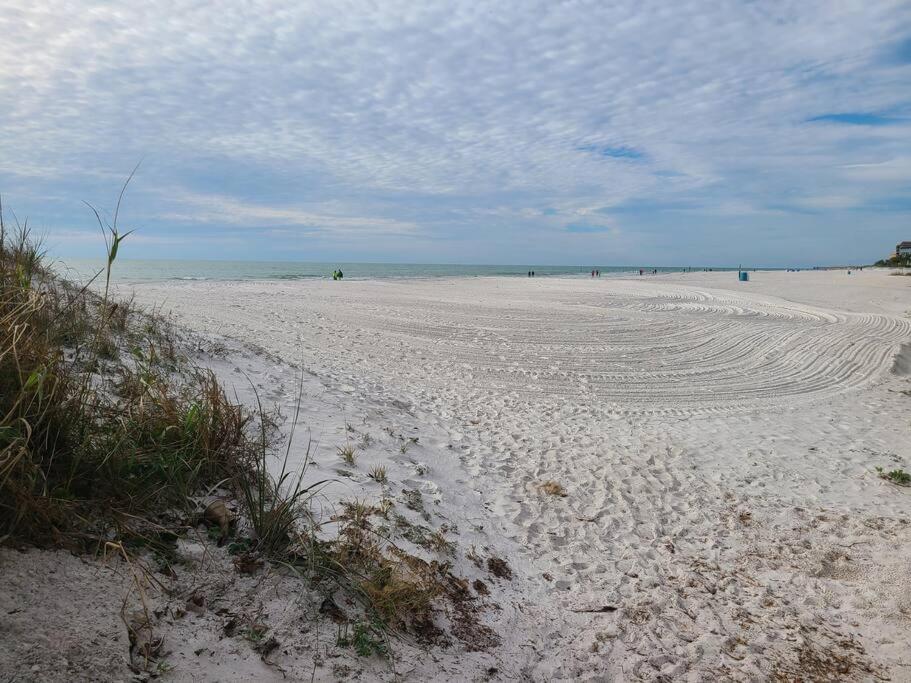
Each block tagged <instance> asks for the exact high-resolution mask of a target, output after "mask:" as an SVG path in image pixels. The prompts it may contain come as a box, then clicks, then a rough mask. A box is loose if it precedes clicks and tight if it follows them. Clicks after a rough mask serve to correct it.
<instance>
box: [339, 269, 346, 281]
mask: <svg viewBox="0 0 911 683" xmlns="http://www.w3.org/2000/svg"><path fill="white" fill-rule="evenodd" d="M343 277H345V274H344V273H343V272H342V269H341V268H339V270H338V279H339V280H341V279H342V278H343Z"/></svg>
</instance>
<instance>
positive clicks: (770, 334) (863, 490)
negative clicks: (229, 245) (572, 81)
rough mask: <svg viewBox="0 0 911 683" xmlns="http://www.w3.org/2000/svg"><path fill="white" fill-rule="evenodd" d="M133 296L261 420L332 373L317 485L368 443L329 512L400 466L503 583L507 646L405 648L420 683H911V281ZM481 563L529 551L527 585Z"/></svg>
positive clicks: (571, 282) (403, 664)
mask: <svg viewBox="0 0 911 683" xmlns="http://www.w3.org/2000/svg"><path fill="white" fill-rule="evenodd" d="M119 292H120V294H121V295H124V296H129V295H131V294H135V297H136V300H137V301H138V302H139V303H140V304H144V305H148V306H153V305H154V306H156V307H158V308H159V309H160V310H162V311H166V312H172V313H173V314H174V316H175V318H176V320H177V321H178V322H179V323H180V324H182V325H185V326H186V327H188V328H189V329H192V330H194V331H196V332H197V333H199V334H200V335H202V337H203V338H204V339H206V340H208V341H209V342H212V343H218V344H221V343H223V344H225V345H226V347H227V348H228V349H229V353H227V354H222V355H221V356H220V357H215V356H212V355H211V354H208V353H207V352H206V353H201V356H200V358H201V359H202V360H203V361H204V362H208V363H210V364H211V365H213V367H215V368H216V369H217V370H218V372H219V374H220V376H221V377H223V378H225V379H227V380H228V381H229V382H231V383H232V384H233V385H234V386H235V387H236V388H237V390H238V393H239V395H240V396H241V397H242V398H244V400H250V390H249V385H248V381H247V379H246V378H245V377H246V376H249V377H250V378H251V379H252V381H253V382H254V383H255V384H256V385H257V386H258V387H259V388H260V392H261V394H262V395H263V396H264V397H265V398H266V400H267V401H268V402H274V403H276V404H278V405H280V406H282V407H283V409H284V410H285V413H286V414H287V413H288V412H289V411H290V409H291V407H292V406H293V403H294V399H295V393H296V392H295V384H296V380H295V377H296V374H297V372H298V370H297V368H299V367H303V368H304V369H305V370H306V371H307V375H306V378H307V380H306V381H307V384H306V389H305V396H304V411H303V416H302V421H301V422H302V427H306V428H308V429H309V430H310V433H311V434H312V436H313V438H314V441H315V443H314V445H313V448H312V449H311V452H312V454H313V457H314V459H315V464H314V467H313V468H312V471H311V473H310V474H308V476H313V477H317V476H321V475H324V474H325V473H327V472H329V473H337V472H338V469H339V463H340V461H339V459H338V456H337V454H336V452H335V448H336V446H338V445H340V444H343V443H345V442H346V441H349V442H350V441H352V440H355V441H356V442H357V443H362V444H363V445H362V447H360V451H359V456H360V457H359V461H358V465H357V466H356V467H355V468H353V471H350V472H347V473H346V472H344V471H343V472H342V474H340V475H338V479H339V481H340V482H341V483H339V484H338V485H337V486H336V487H335V489H333V491H332V492H331V493H329V494H327V495H328V496H329V497H328V498H327V501H328V502H327V505H329V506H330V507H331V505H332V504H334V503H333V501H338V500H340V499H342V498H344V497H346V496H348V497H354V496H357V497H365V498H371V497H374V498H375V497H378V496H379V494H380V488H379V486H378V485H377V484H376V483H375V482H372V480H370V479H369V478H368V477H367V476H366V472H367V470H368V469H369V467H370V466H371V465H373V464H379V463H381V464H384V465H386V466H388V467H389V472H390V474H389V478H390V480H391V482H392V483H390V485H389V486H390V488H391V490H392V493H393V495H396V496H398V495H401V494H403V492H404V491H406V490H417V491H419V492H420V493H421V496H422V499H423V500H424V501H425V504H426V505H427V507H428V509H429V510H431V511H432V514H431V515H428V516H431V517H433V525H437V526H438V525H439V524H441V523H446V525H447V526H451V527H452V528H455V529H456V530H457V531H455V532H453V533H452V534H451V538H452V540H453V541H454V542H456V543H457V544H458V547H459V551H458V553H457V559H456V561H455V569H456V571H457V572H461V573H462V574H464V575H465V576H467V577H468V578H476V577H479V576H485V577H486V579H487V580H488V581H490V583H491V586H492V590H493V593H492V595H491V597H490V603H491V604H492V605H496V607H495V608H491V609H489V610H487V612H486V613H485V616H484V617H483V618H484V620H485V623H487V624H489V625H490V626H491V628H493V629H494V630H495V631H497V633H498V634H499V635H500V639H501V643H500V645H499V646H498V647H492V648H488V649H487V651H486V652H468V651H467V650H469V649H470V648H467V647H465V646H464V644H460V643H456V645H455V646H454V647H453V648H450V649H449V650H448V651H446V652H441V653H435V655H434V657H433V658H431V659H428V658H427V657H424V656H422V655H421V654H420V649H419V648H417V649H416V648H412V647H411V646H410V645H409V646H407V647H405V646H403V648H402V650H401V653H400V658H399V669H398V671H397V674H398V675H399V677H400V678H404V679H406V680H429V679H439V680H443V679H444V678H449V679H450V680H456V679H457V680H463V679H465V680H470V679H474V680H482V679H492V680H501V679H502V680H542V681H543V680H719V679H722V680H723V679H733V680H766V679H769V678H774V677H778V679H779V680H794V676H798V675H800V676H803V677H804V678H805V679H806V680H814V676H816V678H815V680H819V679H822V680H825V676H832V677H833V679H838V680H869V679H871V678H875V677H891V679H892V680H911V647H909V646H911V597H909V595H908V591H907V587H908V586H909V585H911V544H909V541H911V523H909V521H911V489H909V488H901V487H898V486H896V485H894V484H891V483H889V482H887V481H884V480H883V479H882V478H880V477H879V476H878V475H877V473H876V471H875V467H877V466H880V467H885V468H887V469H893V468H898V467H903V468H904V469H905V470H911V424H909V418H908V415H909V407H911V396H909V395H908V394H906V393H903V392H906V391H909V390H911V347H909V346H905V347H903V345H908V344H911V317H909V313H911V280H909V279H908V278H903V277H891V276H889V275H888V274H887V273H884V272H874V271H870V270H866V271H863V272H854V273H853V274H851V275H848V274H847V273H846V272H845V271H831V272H800V273H785V272H757V273H751V281H750V282H748V283H739V282H737V281H736V274H735V273H688V274H679V275H659V276H651V277H641V278H640V277H632V278H618V277H602V278H600V279H590V278H552V279H551V278H535V279H526V278H463V279H434V280H402V281H393V280H384V281H342V282H331V281H297V282H238V283H223V282H217V283H216V282H180V283H178V282H167V283H158V284H143V285H135V286H131V285H121V286H120V287H119ZM903 348H904V350H903ZM240 372H243V373H245V374H244V375H242V374H239V373H240ZM346 425H347V427H346ZM365 434H367V435H368V437H366V438H365V437H364V435H365ZM411 436H414V437H417V438H418V442H417V443H411V442H408V443H406V442H407V441H408V439H409V438H410V437H411ZM403 444H404V445H405V446H406V447H405V448H404V449H403V448H401V446H402V445H403ZM303 450H304V449H303V448H302V447H297V448H295V449H294V457H295V458H298V459H299V458H301V457H302V453H303ZM549 481H552V482H556V483H557V484H559V486H560V487H562V489H563V492H564V493H565V495H552V494H550V493H547V492H546V490H545V489H542V484H545V483H546V482H549ZM472 548H474V549H475V550H476V551H477V552H478V553H480V554H482V555H486V556H490V555H494V556H501V557H505V558H507V559H508V561H509V563H510V565H511V566H512V569H513V573H514V576H513V578H512V580H510V581H506V580H491V578H490V577H489V576H486V575H485V574H484V572H483V571H481V570H480V569H479V568H478V567H476V566H474V565H473V563H472V562H471V561H470V558H469V555H471V554H472V553H473V552H474V551H472V550H471V549H472ZM299 656H300V657H302V658H305V657H306V654H300V655H299ZM184 664H185V668H184V669H183V671H184V672H186V671H187V670H188V669H187V668H186V667H188V666H189V667H191V669H192V666H195V665H192V664H189V663H184ZM177 670H178V671H179V670H181V669H180V666H178V669H177ZM308 670H309V669H308ZM192 671H193V677H194V679H196V680H203V679H205V678H206V673H205V667H199V666H197V667H196V668H195V669H192ZM379 675H380V674H377V673H376V672H373V673H370V674H369V675H368V678H371V677H374V676H379ZM390 677H391V674H390ZM789 677H790V678H789Z"/></svg>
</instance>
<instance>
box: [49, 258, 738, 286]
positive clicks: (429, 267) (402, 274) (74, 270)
mask: <svg viewBox="0 0 911 683" xmlns="http://www.w3.org/2000/svg"><path fill="white" fill-rule="evenodd" d="M103 268H104V262H103V261H101V260H100V259H98V260H83V259H62V260H59V261H58V262H57V263H56V264H55V269H56V270H57V272H58V273H60V274H62V275H64V276H65V277H68V278H69V279H73V280H77V281H84V280H86V279H88V278H90V277H92V275H94V274H95V273H97V272H98V271H99V270H102V269H103ZM335 269H341V270H342V272H343V273H344V275H345V279H359V280H363V279H377V278H379V279H384V278H437V277H493V276H500V277H502V276H508V277H527V276H528V271H531V270H533V271H534V272H535V276H536V277H557V276H559V277H572V276H578V277H586V276H590V275H591V271H592V270H595V269H597V270H600V271H601V274H602V276H605V275H611V274H629V273H638V272H639V266H635V267H633V266H598V265H590V266H589V265H585V266H548V265H540V264H537V265H536V264H527V265H524V264H523V265H483V266H478V265H458V264H437V263H307V262H301V261H190V260H138V259H122V260H118V261H117V262H116V263H115V264H114V270H113V278H112V279H113V281H114V282H115V283H118V282H119V283H131V282H137V283H138V282H162V281H166V280H303V279H311V278H331V277H332V271H333V270H335ZM646 269H647V270H649V271H650V270H652V267H648V268H646ZM655 269H656V270H657V271H658V272H659V273H673V272H677V273H679V272H681V271H682V270H684V267H683V266H680V267H674V268H666V267H662V268H655ZM692 269H693V270H702V267H701V266H700V267H693V268H692ZM713 270H737V268H713Z"/></svg>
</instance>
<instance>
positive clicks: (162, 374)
mask: <svg viewBox="0 0 911 683" xmlns="http://www.w3.org/2000/svg"><path fill="white" fill-rule="evenodd" d="M125 187H126V186H124V189H125ZM122 196H123V191H122V192H121V198H122ZM93 211H94V209H93ZM94 213H95V216H96V217H97V218H98V221H99V224H100V225H101V227H102V229H103V230H104V232H105V238H106V239H105V244H106V251H105V253H106V258H105V266H104V268H102V269H101V270H100V271H99V272H98V273H97V274H96V275H95V277H94V278H92V279H91V280H90V281H89V283H87V284H84V285H76V284H73V283H71V282H68V281H66V280H64V279H61V278H60V277H58V276H57V275H55V274H54V272H53V270H52V269H51V267H50V265H49V264H48V261H47V257H46V255H45V254H44V252H43V251H42V249H41V245H40V242H39V241H35V240H34V239H32V236H31V234H30V231H29V229H28V226H27V223H26V224H24V225H19V224H18V223H17V224H16V225H15V227H14V228H13V229H11V230H7V226H6V224H5V223H4V222H3V220H2V211H0V544H3V545H12V546H27V545H33V546H43V547H66V548H70V549H73V550H80V551H87V552H95V553H98V554H99V555H100V554H102V553H106V552H107V551H108V550H109V549H111V548H117V549H118V554H119V555H122V557H123V558H124V561H125V562H127V563H130V562H132V561H133V559H135V558H134V557H133V554H134V553H136V554H137V555H139V554H142V553H145V552H149V553H150V554H151V555H152V556H153V557H156V558H161V560H162V562H163V563H164V564H171V563H173V560H174V557H175V555H176V552H175V549H176V546H177V541H178V539H179V538H180V537H181V536H182V535H186V534H190V533H193V532H194V530H195V529H196V528H197V527H198V526H199V525H200V524H202V523H205V524H206V525H207V526H208V534H210V535H211V540H212V541H215V542H218V543H219V544H227V547H228V552H229V554H230V555H231V556H232V557H233V558H234V560H235V562H234V564H235V567H236V568H237V570H238V571H239V572H242V573H252V572H254V571H256V570H257V568H258V567H260V566H262V564H263V562H264V561H269V562H273V563H277V564H280V565H281V566H283V567H285V568H288V569H290V570H293V571H295V572H299V573H301V574H303V575H307V576H309V577H310V578H312V579H313V580H314V582H315V584H316V585H326V586H331V587H332V590H335V589H337V588H338V587H341V588H342V589H343V590H345V591H346V592H347V594H348V595H349V596H352V597H353V598H354V599H355V600H357V601H358V602H359V604H360V605H361V606H362V608H363V613H364V614H365V615H366V621H364V622H363V625H362V626H360V627H359V626H358V625H357V624H355V627H354V630H353V632H352V635H351V642H352V643H353V646H354V647H355V649H356V651H358V653H359V654H363V653H368V652H369V653H371V654H378V655H382V654H384V653H386V652H387V651H388V639H387V638H386V633H387V631H395V630H406V629H412V630H415V631H417V630H420V631H421V632H422V633H428V632H430V631H432V629H431V627H430V626H429V625H430V624H432V619H431V613H432V610H433V609H434V604H435V601H436V600H438V599H439V598H441V597H450V598H451V595H450V594H451V586H452V585H455V584H454V583H453V577H452V575H451V573H450V572H449V568H448V565H447V564H446V563H440V562H435V561H434V562H427V561H425V560H423V559H420V558H418V557H415V556H412V555H410V554H408V553H407V552H405V551H404V550H402V549H401V548H399V547H397V546H396V545H395V544H394V543H392V542H391V541H390V540H389V539H388V538H386V537H385V536H383V535H381V534H379V533H377V530H376V529H374V528H373V526H372V524H371V517H372V516H374V515H379V516H382V517H386V516H387V515H388V513H389V511H390V510H391V508H392V506H393V503H392V501H391V500H389V499H387V498H384V499H383V501H381V504H380V505H379V506H370V505H367V504H365V503H355V504H351V505H348V506H345V508H344V511H343V513H342V514H341V515H339V516H338V518H337V519H335V520H334V521H335V523H336V525H337V529H336V531H335V533H334V534H333V533H331V532H326V533H324V531H323V529H324V527H325V526H326V524H327V523H326V521H325V520H321V519H317V518H316V517H315V516H314V512H313V511H314V498H315V497H316V496H317V495H318V494H319V492H320V491H321V489H322V488H323V487H324V486H325V485H326V484H327V483H328V481H327V480H318V481H313V480H311V479H308V477H307V464H308V463H309V462H310V446H309V444H308V446H307V448H306V449H305V454H304V457H303V465H302V466H301V467H299V468H298V469H297V470H295V469H292V468H291V466H290V462H291V457H290V456H291V444H292V442H293V440H294V425H296V424H297V422H298V418H299V414H300V409H301V406H300V402H301V398H300V396H301V392H302V387H303V384H301V391H299V394H298V402H297V408H296V411H295V414H294V415H293V416H291V419H289V420H288V421H287V423H288V424H290V425H291V432H290V433H289V434H287V435H286V441H284V442H283V444H284V448H283V451H284V452H283V453H282V452H281V451H280V450H279V449H278V443H276V439H275V438H274V436H273V434H272V432H273V429H272V427H273V426H274V425H275V422H274V419H273V418H272V417H270V416H269V415H267V414H266V411H265V410H264V408H263V406H262V404H261V403H260V401H259V397H258V396H257V398H256V405H255V406H253V407H251V408H247V407H245V406H243V405H240V404H239V403H238V401H236V400H232V399H231V398H229V397H228V395H227V393H226V392H225V390H224V388H223V387H222V386H221V384H220V383H219V382H218V380H217V378H216V376H215V375H214V374H213V373H212V372H211V371H209V370H207V369H205V368H200V367H197V366H195V365H193V364H192V363H191V362H190V361H189V359H188V357H187V356H186V355H184V354H183V353H181V351H180V348H181V345H180V343H179V341H178V340H177V338H176V332H175V331H174V329H173V328H172V326H170V325H169V324H167V322H166V321H164V320H163V319H161V318H160V317H159V316H156V315H154V314H150V313H146V312H143V311H140V310H137V309H136V308H135V307H133V306H132V305H131V304H129V303H128V302H120V301H116V302H114V301H111V299H110V291H111V278H112V272H113V269H114V267H115V266H116V262H117V258H118V255H119V252H120V250H121V248H122V246H123V244H124V243H125V242H124V240H125V239H126V238H127V236H128V235H129V232H124V231H121V230H120V228H119V227H118V213H119V200H118V210H116V211H115V212H114V214H113V221H112V222H111V223H110V224H108V223H107V222H106V221H105V220H104V219H102V218H101V213H100V212H98V211H94ZM127 243H128V242H127ZM99 278H103V279H102V280H99ZM93 285H94V286H93ZM301 382H303V378H302V379H301ZM254 393H255V387H254ZM415 441H416V440H415ZM338 451H339V454H340V455H341V457H342V459H343V460H344V461H345V462H346V463H347V464H348V465H352V466H353V465H354V463H355V459H356V451H355V449H354V448H353V447H352V446H351V445H350V444H346V446H345V447H343V448H339V449H338ZM276 455H277V456H279V458H280V460H279V462H280V463H281V466H280V468H279V472H278V475H277V476H276V475H275V473H274V468H273V467H272V465H273V462H272V460H273V459H274V457H275V456H276ZM371 476H372V477H373V478H374V479H375V480H376V481H379V482H381V483H383V482H385V481H386V470H385V468H384V467H382V466H377V467H374V468H373V469H372V470H371ZM409 494H410V495H409V496H407V497H406V504H408V506H409V507H411V508H412V509H417V510H418V511H421V512H423V504H422V501H421V496H420V493H419V492H417V491H410V492H409ZM235 510H236V511H235ZM423 514H425V515H426V513H423ZM428 517H429V515H428ZM204 535H205V534H204ZM200 540H205V539H204V538H203V539H200ZM427 544H428V545H429V546H431V547H435V548H437V549H439V550H444V549H449V548H450V547H451V546H450V544H449V543H448V541H446V539H445V538H444V537H443V534H442V533H439V534H437V535H434V534H433V533H428V534H427ZM134 565H135V566H137V567H138V566H139V564H138V563H134V564H131V565H130V566H134ZM149 575H151V573H149ZM141 592H142V591H141V589H140V593H141ZM146 621H147V622H148V623H151V621H150V620H149V619H148V617H147V618H146ZM247 626H248V628H246V629H245V631H244V635H245V637H246V638H247V639H249V640H250V641H251V642H254V643H256V644H258V643H259V642H260V641H265V635H266V631H265V629H264V628H262V625H261V624H260V622H259V621H257V620H253V621H251V623H250V624H248V625H247ZM263 647H266V645H265V644H264V645H263ZM267 649H268V648H267ZM147 654H148V656H147V657H146V660H147V662H146V663H147V664H149V662H151V661H152V660H154V659H155V658H154V657H153V656H152V654H151V653H147ZM365 656H366V655H365Z"/></svg>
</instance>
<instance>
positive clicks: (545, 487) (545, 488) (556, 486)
mask: <svg viewBox="0 0 911 683" xmlns="http://www.w3.org/2000/svg"><path fill="white" fill-rule="evenodd" d="M538 489H540V490H541V491H542V492H543V493H546V494H547V495H549V496H559V497H560V498H566V496H567V495H568V494H567V493H566V489H565V488H563V484H561V483H559V482H556V481H553V480H552V479H548V480H547V481H545V482H542V483H540V484H538Z"/></svg>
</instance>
